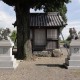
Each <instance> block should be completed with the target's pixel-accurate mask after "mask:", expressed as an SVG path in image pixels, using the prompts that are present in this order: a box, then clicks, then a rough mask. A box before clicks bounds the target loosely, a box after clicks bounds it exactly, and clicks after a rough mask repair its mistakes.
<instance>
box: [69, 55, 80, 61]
mask: <svg viewBox="0 0 80 80" xmlns="http://www.w3.org/2000/svg"><path fill="white" fill-rule="evenodd" d="M70 59H71V60H80V55H75V56H70Z"/></svg>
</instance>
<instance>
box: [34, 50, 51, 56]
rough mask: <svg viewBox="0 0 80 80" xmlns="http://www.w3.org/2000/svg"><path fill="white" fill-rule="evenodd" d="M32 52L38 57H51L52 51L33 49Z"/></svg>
mask: <svg viewBox="0 0 80 80" xmlns="http://www.w3.org/2000/svg"><path fill="white" fill-rule="evenodd" d="M33 54H34V55H35V56H38V57H51V55H52V52H50V51H33Z"/></svg>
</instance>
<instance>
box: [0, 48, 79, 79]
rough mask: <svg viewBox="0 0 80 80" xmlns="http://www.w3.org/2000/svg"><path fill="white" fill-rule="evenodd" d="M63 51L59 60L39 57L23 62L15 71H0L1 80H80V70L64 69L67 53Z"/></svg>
mask: <svg viewBox="0 0 80 80" xmlns="http://www.w3.org/2000/svg"><path fill="white" fill-rule="evenodd" d="M62 51H63V53H64V54H63V55H62V56H61V57H59V58H54V57H37V58H36V59H34V60H32V61H21V62H20V63H19V66H18V68H17V69H15V70H1V69H0V80H80V70H68V69H65V68H64V66H63V63H64V62H65V57H67V52H66V50H65V49H62Z"/></svg>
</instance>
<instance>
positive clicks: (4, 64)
mask: <svg viewBox="0 0 80 80" xmlns="http://www.w3.org/2000/svg"><path fill="white" fill-rule="evenodd" d="M14 65H16V59H14V61H4V60H3V61H2V60H1V61H0V68H1V67H3V68H4V67H5V68H8V67H13V66H14Z"/></svg>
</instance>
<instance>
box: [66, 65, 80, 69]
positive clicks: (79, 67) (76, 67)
mask: <svg viewBox="0 0 80 80" xmlns="http://www.w3.org/2000/svg"><path fill="white" fill-rule="evenodd" d="M67 68H68V69H80V66H67Z"/></svg>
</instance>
